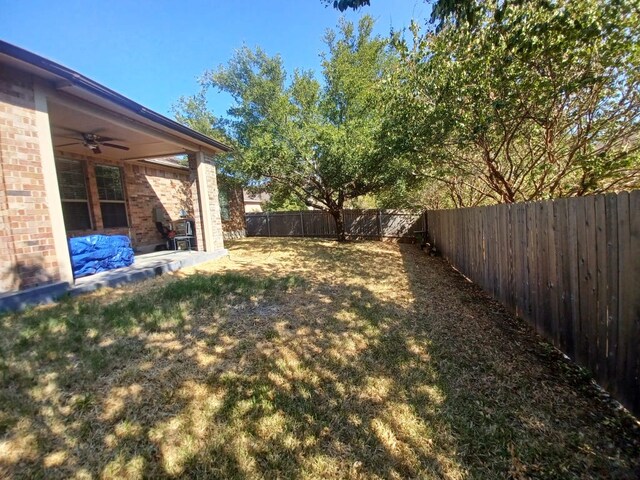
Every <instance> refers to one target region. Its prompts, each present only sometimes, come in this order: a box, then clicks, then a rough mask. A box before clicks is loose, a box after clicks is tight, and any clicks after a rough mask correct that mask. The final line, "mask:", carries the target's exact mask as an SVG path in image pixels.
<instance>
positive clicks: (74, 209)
mask: <svg viewBox="0 0 640 480" xmlns="http://www.w3.org/2000/svg"><path fill="white" fill-rule="evenodd" d="M56 172H57V176H58V187H59V189H60V200H61V202H62V216H63V218H64V226H65V228H66V229H67V230H89V229H90V228H91V215H90V213H89V201H88V199H87V184H86V179H85V175H84V167H83V165H82V162H80V161H78V160H67V159H57V160H56Z"/></svg>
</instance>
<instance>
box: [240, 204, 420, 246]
mask: <svg viewBox="0 0 640 480" xmlns="http://www.w3.org/2000/svg"><path fill="white" fill-rule="evenodd" d="M343 221H344V228H345V231H346V233H347V235H348V236H349V237H352V238H378V239H379V238H407V239H408V238H413V237H414V232H415V231H424V230H425V223H424V216H423V215H422V214H421V213H415V212H406V211H399V210H344V211H343ZM245 223H246V227H245V228H246V231H247V236H250V237H252V236H255V237H335V236H336V224H335V221H334V219H333V217H332V216H331V215H330V214H329V213H326V212H322V211H319V210H303V211H300V212H275V213H268V212H265V213H263V212H261V213H247V214H246V215H245Z"/></svg>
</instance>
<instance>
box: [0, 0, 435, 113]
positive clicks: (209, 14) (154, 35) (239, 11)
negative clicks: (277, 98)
mask: <svg viewBox="0 0 640 480" xmlns="http://www.w3.org/2000/svg"><path fill="white" fill-rule="evenodd" d="M371 3H372V5H371V7H365V8H363V9H361V10H359V11H358V12H355V13H354V12H349V13H345V14H344V15H345V16H346V17H347V18H348V19H349V20H352V21H357V19H358V18H359V17H360V16H362V15H364V14H370V15H372V16H373V17H374V18H375V19H376V29H377V31H378V32H379V33H380V34H384V35H386V34H387V33H388V32H389V30H390V28H391V27H393V28H394V29H396V30H398V29H401V28H403V27H406V26H408V25H409V22H410V20H411V18H416V19H425V18H427V17H428V14H429V12H430V8H429V6H428V5H427V4H425V3H424V1H423V0H371ZM340 15H341V13H340V12H338V11H337V10H334V9H333V8H327V7H325V6H324V4H323V3H322V2H321V1H320V0H271V1H267V0H244V1H232V0H210V1H196V0H173V1H169V0H156V1H151V0H137V1H126V0H112V1H110V2H87V1H79V0H77V1H52V0H41V1H30V0H22V1H16V0H0V25H1V28H0V38H2V40H5V41H7V42H9V43H13V44H15V45H18V46H20V47H22V48H26V49H27V50H31V51H33V52H35V53H37V54H39V55H42V56H44V57H47V58H49V59H51V60H54V61H56V62H58V63H61V64H63V65H65V66H67V67H69V68H72V69H74V70H76V71H77V72H79V73H81V74H83V75H86V76H87V77H89V78H91V79H93V80H96V81H98V82H100V83H102V84H104V85H106V86H107V87H109V88H111V89H113V90H115V91H117V92H119V93H121V94H123V95H125V96H127V97H129V98H131V99H132V100H135V101H136V102H138V103H141V104H143V105H145V106H147V107H149V108H152V109H153V110H156V111H157V112H159V113H162V114H165V115H168V116H172V115H171V113H170V109H171V105H172V104H173V103H174V102H175V101H176V100H177V99H178V97H180V96H181V95H190V94H193V93H195V92H196V91H197V90H198V85H197V81H196V80H197V78H198V77H199V76H200V75H201V74H202V73H203V72H204V71H205V70H207V69H212V68H215V67H217V66H218V65H220V64H224V63H226V62H227V61H228V60H229V58H231V56H232V55H233V52H234V50H236V49H237V48H239V47H241V46H242V45H243V44H246V45H248V46H250V47H254V46H257V45H259V46H261V47H262V48H263V49H265V50H266V52H267V53H268V54H270V55H275V54H278V53H279V54H280V55H281V56H282V58H283V60H284V62H285V66H286V68H287V71H293V69H294V68H303V69H314V70H316V71H318V70H319V65H320V61H319V56H318V55H319V53H320V52H321V51H323V42H322V37H323V35H324V32H325V31H326V29H327V28H332V27H334V26H335V25H336V24H337V21H338V19H339V17H340ZM228 105H229V98H228V97H226V96H224V95H219V94H212V95H211V96H210V108H211V109H212V110H213V111H214V113H215V114H216V115H221V114H223V113H224V111H225V110H226V108H227V107H228Z"/></svg>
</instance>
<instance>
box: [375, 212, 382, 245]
mask: <svg viewBox="0 0 640 480" xmlns="http://www.w3.org/2000/svg"><path fill="white" fill-rule="evenodd" d="M376 217H377V218H376V219H377V220H378V237H380V240H382V220H381V219H380V209H378V211H377V212H376Z"/></svg>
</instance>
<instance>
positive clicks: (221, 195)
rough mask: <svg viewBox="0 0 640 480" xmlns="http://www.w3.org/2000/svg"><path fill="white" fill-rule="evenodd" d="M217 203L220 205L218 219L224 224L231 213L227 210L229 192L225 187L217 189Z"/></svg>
mask: <svg viewBox="0 0 640 480" xmlns="http://www.w3.org/2000/svg"><path fill="white" fill-rule="evenodd" d="M218 202H219V203H220V219H221V220H222V221H223V222H226V221H228V220H229V219H230V218H231V212H230V210H229V191H228V190H227V189H226V188H225V187H222V186H221V187H220V188H219V189H218Z"/></svg>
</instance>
